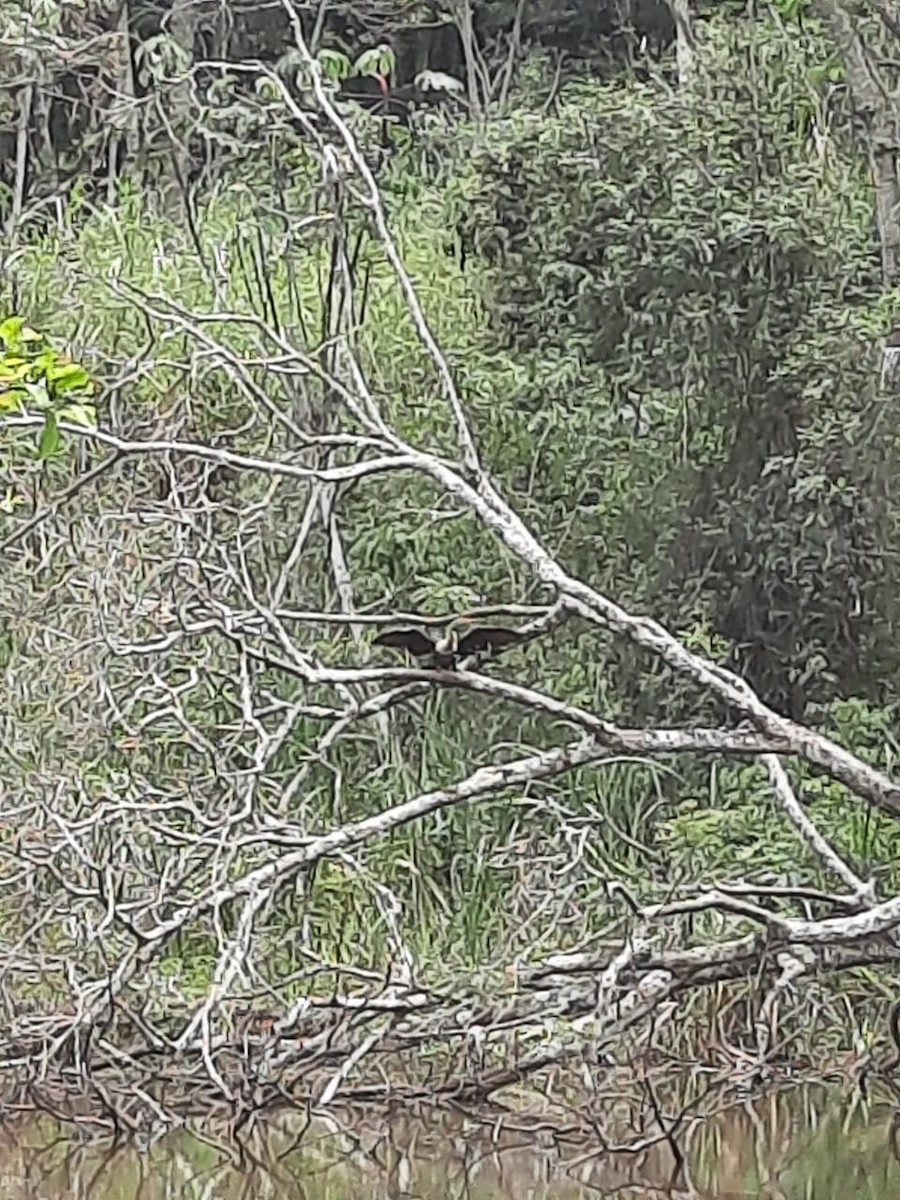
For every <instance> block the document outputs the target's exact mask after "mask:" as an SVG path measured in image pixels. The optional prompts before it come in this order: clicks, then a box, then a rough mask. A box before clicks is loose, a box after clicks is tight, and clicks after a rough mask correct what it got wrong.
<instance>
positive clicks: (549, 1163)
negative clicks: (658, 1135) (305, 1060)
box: [0, 1090, 900, 1200]
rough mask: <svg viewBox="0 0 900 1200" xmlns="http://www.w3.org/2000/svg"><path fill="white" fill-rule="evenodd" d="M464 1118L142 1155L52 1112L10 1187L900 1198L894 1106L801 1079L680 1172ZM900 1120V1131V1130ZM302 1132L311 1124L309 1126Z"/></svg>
mask: <svg viewBox="0 0 900 1200" xmlns="http://www.w3.org/2000/svg"><path fill="white" fill-rule="evenodd" d="M517 1120H520V1119H518V1118H516V1117H514V1116H511V1117H510V1124H509V1125H508V1126H505V1125H500V1124H497V1125H495V1126H494V1127H493V1128H488V1129H486V1128H485V1127H484V1125H482V1124H479V1123H477V1122H475V1121H472V1120H469V1119H467V1118H463V1117H460V1116H447V1115H444V1116H441V1117H440V1118H436V1117H435V1118H429V1119H426V1118H421V1119H413V1118H410V1117H409V1116H405V1117H397V1118H394V1119H392V1120H388V1119H387V1118H384V1119H381V1120H377V1119H374V1118H372V1117H371V1116H369V1117H367V1118H357V1119H355V1120H353V1121H351V1120H350V1119H349V1118H345V1119H344V1120H343V1121H341V1122H337V1121H336V1120H335V1121H333V1120H331V1119H329V1121H328V1122H327V1123H326V1122H324V1121H321V1120H320V1121H318V1122H314V1123H312V1124H310V1125H306V1123H305V1122H301V1121H300V1120H298V1119H296V1118H292V1119H291V1120H286V1119H285V1120H282V1121H281V1122H280V1123H278V1124H277V1126H276V1127H274V1128H272V1127H270V1128H269V1129H268V1131H267V1133H266V1135H265V1136H263V1135H262V1134H261V1133H257V1134H256V1135H254V1137H252V1138H250V1139H248V1140H246V1141H245V1142H244V1143H242V1144H238V1143H235V1142H234V1141H227V1140H225V1139H224V1137H223V1136H222V1135H221V1134H217V1133H216V1131H215V1130H213V1129H211V1128H202V1127H199V1126H198V1127H195V1128H193V1129H192V1130H190V1131H187V1130H183V1131H178V1132H176V1133H172V1134H169V1135H168V1136H167V1137H166V1138H164V1139H162V1140H160V1141H159V1142H157V1143H156V1144H155V1145H154V1146H153V1147H152V1148H151V1149H150V1150H148V1151H147V1152H146V1153H144V1154H141V1153H139V1152H138V1151H136V1150H134V1149H132V1148H130V1147H127V1148H126V1147H119V1148H117V1149H116V1148H111V1147H110V1146H109V1144H108V1143H107V1144H103V1143H98V1142H97V1141H95V1140H92V1141H88V1140H87V1139H78V1138H75V1137H73V1136H72V1133H71V1131H70V1130H68V1129H66V1130H62V1129H60V1127H58V1126H56V1125H54V1124H53V1123H51V1122H50V1121H47V1120H42V1121H29V1122H24V1123H19V1124H7V1125H5V1126H4V1127H3V1129H2V1131H0V1200H26V1198H29V1200H30V1198H32V1197H37V1198H40V1200H63V1198H64V1200H195V1198H196V1200H201V1198H203V1200H214V1198H215V1200H244V1198H245V1197H246V1198H252V1200H267V1198H268V1197H272V1198H273V1200H274V1198H275V1197H277V1198H278V1200H293V1198H294V1197H296V1198H297V1200H301V1198H302V1200H368V1198H370V1197H384V1198H385V1200H413V1198H418V1200H456V1198H457V1197H459V1198H460V1200H462V1198H465V1200H501V1198H503V1200H506V1198H509V1200H575V1198H578V1200H586V1198H587V1197H592V1198H594V1197H600V1196H609V1197H613V1196H615V1197H622V1198H623V1200H624V1198H626V1197H627V1198H628V1200H650V1198H651V1197H652V1198H653V1200H658V1198H659V1200H661V1198H662V1197H669V1198H671V1200H688V1198H689V1197H692V1198H695V1200H701V1198H702V1200H738V1198H740V1200H744V1198H746V1200H757V1198H758V1197H770V1198H771V1200H776V1198H777V1200H801V1198H802V1200H850V1198H852V1200H894V1198H895V1197H897V1196H898V1195H900V1163H898V1161H897V1157H896V1155H895V1154H894V1153H892V1142H894V1139H893V1138H892V1110H891V1108H890V1107H889V1106H887V1105H883V1104H882V1105H877V1104H873V1105H872V1106H867V1105H864V1104H862V1103H861V1102H860V1100H859V1097H858V1096H856V1097H855V1098H848V1097H847V1096H846V1094H844V1093H841V1094H839V1095H837V1094H835V1093H834V1092H821V1091H819V1092H812V1091H809V1090H805V1091H796V1092H793V1093H790V1094H782V1095H779V1096H772V1097H769V1098H767V1099H764V1100H760V1101H758V1102H756V1103H755V1104H753V1105H745V1106H743V1107H741V1108H738V1109H732V1110H730V1111H729V1112H727V1113H723V1114H722V1115H721V1116H720V1117H719V1118H716V1119H715V1120H709V1121H705V1122H702V1123H698V1124H697V1125H696V1126H695V1127H694V1128H693V1129H691V1130H690V1131H689V1132H687V1133H685V1135H684V1136H683V1138H682V1145H683V1147H684V1149H685V1152H686V1158H687V1164H688V1165H687V1167H686V1169H685V1170H684V1171H683V1172H681V1175H680V1178H677V1179H674V1180H673V1177H672V1176H673V1161H674V1160H673V1156H672V1153H671V1151H670V1149H669V1148H668V1147H667V1146H665V1145H664V1144H663V1145H655V1146H653V1147H650V1148H649V1149H647V1150H646V1151H645V1152H643V1153H642V1154H640V1155H636V1156H629V1157H627V1158H626V1157H620V1158H617V1159H611V1158H610V1157H609V1156H608V1155H604V1154H603V1153H602V1152H601V1151H600V1136H599V1134H598V1138H597V1144H594V1145H592V1144H591V1143H590V1141H589V1140H585V1141H583V1142H582V1143H581V1144H578V1145H573V1144H568V1145H566V1146H564V1147H563V1148H558V1147H556V1146H555V1145H554V1140H555V1139H554V1136H553V1130H552V1128H551V1127H550V1125H549V1123H548V1124H547V1125H546V1126H543V1125H540V1124H539V1125H536V1126H531V1127H522V1125H521V1121H520V1127H519V1128H516V1127H515V1125H516V1121H517ZM893 1128H894V1133H895V1134H898V1133H900V1131H898V1130H897V1129H896V1123H895V1126H894V1127H893ZM301 1135H302V1136H301Z"/></svg>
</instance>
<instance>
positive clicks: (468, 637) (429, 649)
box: [373, 618, 522, 671]
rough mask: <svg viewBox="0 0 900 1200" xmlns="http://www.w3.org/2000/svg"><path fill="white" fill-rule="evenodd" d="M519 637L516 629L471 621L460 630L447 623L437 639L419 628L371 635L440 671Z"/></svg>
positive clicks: (510, 644) (499, 647)
mask: <svg viewBox="0 0 900 1200" xmlns="http://www.w3.org/2000/svg"><path fill="white" fill-rule="evenodd" d="M462 620H465V618H462ZM521 641H522V634H521V633H519V632H518V631H517V630H515V629H503V628H502V627H501V626H499V625H474V626H472V627H471V628H469V629H467V630H466V631H465V633H463V634H460V633H459V632H458V631H457V629H456V627H455V625H450V626H449V627H448V628H447V630H446V632H445V634H444V636H443V637H442V638H438V639H437V640H435V639H434V638H432V637H430V636H429V635H428V634H427V633H423V632H422V630H421V629H388V630H386V631H385V632H384V633H380V634H379V635H378V637H376V638H374V639H373V643H374V645H376V646H390V647H391V648H392V649H395V650H405V651H406V652H407V654H411V655H412V657H413V658H424V659H425V660H426V661H427V664H428V665H429V666H431V667H436V668H437V669H438V670H440V671H453V670H455V669H456V667H457V666H458V665H459V660H460V659H461V658H466V657H467V656H468V655H470V654H484V653H488V654H491V653H494V652H495V651H497V650H502V649H503V647H504V646H512V645H515V644H516V643H517V642H521Z"/></svg>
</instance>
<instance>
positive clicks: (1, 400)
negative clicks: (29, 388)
mask: <svg viewBox="0 0 900 1200" xmlns="http://www.w3.org/2000/svg"><path fill="white" fill-rule="evenodd" d="M24 399H25V393H24V392H23V391H22V389H21V388H11V387H3V385H2V381H0V412H21V411H22V401H23V400H24Z"/></svg>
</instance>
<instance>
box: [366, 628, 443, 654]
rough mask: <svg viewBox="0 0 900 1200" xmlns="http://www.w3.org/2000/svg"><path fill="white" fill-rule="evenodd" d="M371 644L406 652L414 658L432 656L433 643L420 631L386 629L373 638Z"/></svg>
mask: <svg viewBox="0 0 900 1200" xmlns="http://www.w3.org/2000/svg"><path fill="white" fill-rule="evenodd" d="M372 644H373V645H375V646H391V647H392V648H393V649H395V650H406V651H407V652H408V653H409V654H411V655H412V656H413V657H414V658H426V657H427V656H428V655H429V654H434V642H433V641H432V640H431V638H430V637H428V635H427V634H425V633H422V631H421V629H387V630H385V632H384V633H379V635H378V637H377V638H373V639H372Z"/></svg>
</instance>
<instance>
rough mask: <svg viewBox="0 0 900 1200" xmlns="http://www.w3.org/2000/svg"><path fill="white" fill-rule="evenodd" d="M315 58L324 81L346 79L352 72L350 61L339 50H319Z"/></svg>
mask: <svg viewBox="0 0 900 1200" xmlns="http://www.w3.org/2000/svg"><path fill="white" fill-rule="evenodd" d="M316 58H317V59H318V61H319V66H320V67H321V68H322V74H323V75H324V76H325V78H326V79H346V78H347V76H348V75H350V74H351V72H352V71H353V64H352V63H351V62H350V59H349V58H348V57H347V55H346V54H341V52H340V51H339V50H320V51H319V53H318V54H317V55H316Z"/></svg>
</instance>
